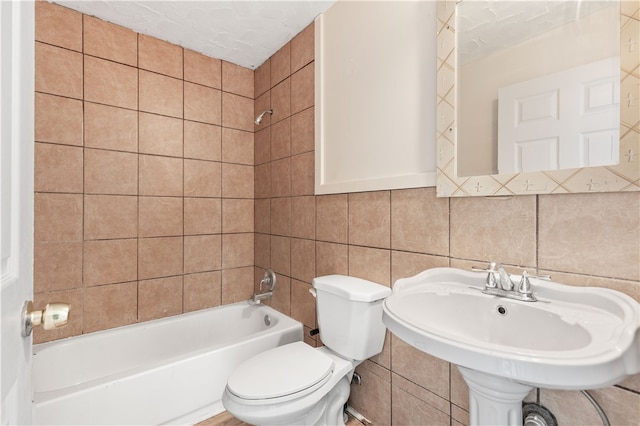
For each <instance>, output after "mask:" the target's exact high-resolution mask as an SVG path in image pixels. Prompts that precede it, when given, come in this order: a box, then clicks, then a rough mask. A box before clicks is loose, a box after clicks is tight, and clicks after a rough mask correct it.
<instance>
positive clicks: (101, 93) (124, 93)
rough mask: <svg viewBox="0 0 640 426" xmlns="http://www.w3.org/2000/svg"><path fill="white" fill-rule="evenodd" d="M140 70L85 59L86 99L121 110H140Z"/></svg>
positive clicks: (108, 62)
mask: <svg viewBox="0 0 640 426" xmlns="http://www.w3.org/2000/svg"><path fill="white" fill-rule="evenodd" d="M137 95H138V70H137V69H136V68H133V67H130V66H128V65H122V64H118V63H116V62H111V61H106V60H104V59H99V58H94V57H92V56H85V57H84V99H85V100H86V101H90V102H96V103H99V104H106V105H111V106H116V107H121V108H128V109H137V108H138V96H137Z"/></svg>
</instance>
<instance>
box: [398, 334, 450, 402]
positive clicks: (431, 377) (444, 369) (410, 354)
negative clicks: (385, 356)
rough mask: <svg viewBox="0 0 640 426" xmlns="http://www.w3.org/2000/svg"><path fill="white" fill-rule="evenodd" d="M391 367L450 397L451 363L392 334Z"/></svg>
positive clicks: (443, 395) (444, 396)
mask: <svg viewBox="0 0 640 426" xmlns="http://www.w3.org/2000/svg"><path fill="white" fill-rule="evenodd" d="M391 367H392V368H391V369H392V371H393V372H394V373H397V374H399V375H400V376H402V377H404V378H410V379H411V381H412V382H413V383H415V384H417V385H419V386H421V387H423V388H424V389H427V390H429V391H431V392H433V393H435V394H436V395H439V396H441V397H442V398H445V399H449V363H448V362H446V361H443V360H441V359H439V358H436V357H433V356H431V355H429V354H427V353H426V352H422V351H420V350H418V349H416V348H414V347H413V346H410V345H409V344H407V343H405V342H404V341H402V340H401V339H399V338H397V337H396V336H395V335H392V336H391Z"/></svg>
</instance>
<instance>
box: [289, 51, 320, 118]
mask: <svg viewBox="0 0 640 426" xmlns="http://www.w3.org/2000/svg"><path fill="white" fill-rule="evenodd" d="M313 66H314V65H313V63H311V64H309V65H306V66H305V67H304V68H302V69H301V70H299V71H297V72H295V73H294V74H293V75H292V76H291V113H292V114H295V113H297V112H300V111H303V110H305V109H307V108H310V107H312V106H313V104H314V100H315V99H314V93H315V92H314V86H315V81H314V69H313Z"/></svg>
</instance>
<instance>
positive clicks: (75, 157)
mask: <svg viewBox="0 0 640 426" xmlns="http://www.w3.org/2000/svg"><path fill="white" fill-rule="evenodd" d="M36 39H37V46H36V55H37V56H36V194H35V204H36V223H35V226H36V229H35V238H36V244H35V245H36V248H35V291H36V296H35V297H36V302H37V304H40V305H42V304H44V303H47V302H52V301H54V300H53V299H56V300H55V301H58V300H59V301H66V302H69V303H71V304H72V306H73V308H72V309H73V311H72V317H71V323H70V325H69V327H67V328H65V329H61V330H58V331H54V332H53V333H52V332H49V333H48V334H46V335H45V334H40V333H39V332H38V330H36V332H35V333H36V334H35V338H36V341H44V340H50V339H56V338H60V337H65V336H71V335H77V334H81V333H87V332H91V331H96V330H100V329H105V328H110V327H115V326H118V325H123V324H129V323H134V322H138V321H145V320H148V319H153V318H158V317H163V316H168V315H174V314H178V313H181V312H186V311H191V310H195V309H201V308H204V307H208V306H215V305H219V304H226V303H231V302H234V301H237V300H242V299H246V298H248V297H249V296H250V294H252V292H253V290H254V281H255V280H254V275H255V277H256V280H257V279H258V278H259V277H260V276H261V275H262V272H263V270H264V269H266V268H272V269H274V270H275V271H276V273H277V274H278V284H277V287H276V289H275V295H274V297H273V299H272V301H271V304H272V306H273V307H275V308H277V309H279V310H281V311H282V312H284V313H286V314H288V315H291V316H292V317H294V318H296V319H298V320H299V321H301V322H302V323H303V324H304V325H305V330H306V331H309V330H310V329H312V328H315V327H316V313H315V301H314V299H313V297H312V296H311V295H310V294H309V292H308V291H307V290H308V289H309V288H310V287H311V281H312V279H313V277H315V276H320V275H326V274H333V273H339V274H348V275H353V276H359V277H362V278H366V279H370V280H373V281H377V282H380V283H382V284H384V285H388V286H391V285H392V283H393V282H394V281H395V280H397V279H398V278H401V277H405V276H410V275H414V274H416V273H418V272H420V271H422V270H424V269H427V268H432V267H438V266H453V267H460V268H468V267H470V266H471V265H483V264H485V263H487V262H489V261H492V260H496V261H500V262H503V263H505V264H506V265H507V267H508V269H510V270H512V271H514V272H519V271H520V270H522V269H525V268H526V269H527V270H530V271H531V272H539V273H549V274H551V275H552V276H553V278H554V279H556V280H557V281H560V282H564V283H568V284H571V285H597V286H605V287H610V288H615V289H617V290H620V291H623V292H625V293H627V294H629V295H630V296H632V297H634V298H635V299H636V300H640V214H639V213H638V212H640V193H638V192H633V193H631V192H629V193H610V194H574V195H543V196H519V197H513V198H507V199H496V198H475V197H473V198H456V199H446V198H437V197H436V194H435V189H434V188H419V189H405V190H393V191H376V192H370V193H350V194H335V195H322V196H315V195H314V27H313V25H311V26H309V27H308V28H306V29H305V30H303V31H302V32H301V33H299V34H298V35H296V36H295V37H294V38H293V39H292V40H291V41H290V42H289V43H287V44H286V45H285V46H283V47H282V48H281V49H280V50H279V51H278V52H277V53H276V54H274V55H273V56H272V57H271V58H270V59H269V60H267V61H266V62H265V63H264V64H263V65H262V66H260V67H259V68H258V69H256V70H255V71H251V70H247V69H243V68H241V67H238V66H236V65H233V64H230V63H227V62H224V61H220V60H216V59H212V58H208V57H205V56H203V55H200V54H198V53H196V52H192V51H189V50H185V49H182V48H180V47H178V46H174V45H170V44H168V43H165V42H163V41H160V40H157V39H153V38H151V37H147V36H144V35H141V34H136V33H134V32H132V31H130V30H128V29H125V28H122V27H118V26H115V25H112V24H109V23H106V22H103V21H100V20H98V19H95V18H93V17H89V16H83V15H82V14H79V13H77V12H73V11H70V10H68V9H65V8H62V7H60V6H56V5H53V4H49V3H45V2H37V26H36ZM266 109H273V115H265V117H264V120H263V122H262V124H261V125H260V126H255V125H254V124H253V118H254V117H255V116H256V115H257V114H259V113H261V112H262V111H264V110H266ZM425 308H427V307H425ZM305 335H306V337H305V340H306V341H307V342H309V343H310V344H314V345H315V344H319V342H316V341H315V338H313V337H310V336H309V335H308V333H305ZM358 371H359V373H360V375H361V376H362V379H363V381H362V383H363V384H362V385H361V386H356V385H354V386H353V387H352V394H351V400H350V401H351V402H350V403H351V404H352V405H353V406H354V407H355V408H356V409H358V410H359V411H360V412H362V413H363V414H364V415H365V416H366V417H368V418H369V419H370V420H372V421H373V422H374V423H375V424H395V425H405V424H425V425H426V424H430V425H431V424H443V425H460V424H467V423H468V414H467V412H468V401H467V398H468V396H467V390H466V385H465V384H464V382H463V380H462V378H461V376H460V375H459V373H458V372H457V369H456V368H455V367H453V366H451V365H449V364H448V363H446V362H444V361H441V360H439V359H436V358H433V357H430V356H428V355H426V354H424V353H423V352H420V351H418V350H416V349H415V348H413V347H411V346H410V345H408V344H406V343H404V342H403V341H402V340H400V339H398V338H396V337H395V336H392V335H391V334H388V336H387V339H386V343H385V347H384V349H383V351H382V353H381V354H379V355H377V356H376V357H374V358H372V359H371V360H368V361H365V362H364V363H363V364H361V366H360V367H359V368H358ZM593 393H594V397H595V398H596V399H597V400H598V401H599V403H600V404H601V405H603V408H604V409H605V411H606V412H607V414H608V415H609V418H610V419H612V420H614V421H612V423H613V424H629V425H632V424H637V413H638V410H639V409H640V377H639V376H635V377H633V378H630V379H628V380H626V381H625V382H623V383H622V384H621V385H620V386H612V387H609V388H605V389H602V390H597V391H594V392H593ZM542 401H543V404H545V405H546V406H549V407H550V408H552V409H553V411H554V413H555V414H556V415H557V416H558V419H559V421H560V422H561V423H564V424H599V423H600V420H599V417H598V416H597V413H596V412H595V410H594V409H593V407H592V406H591V405H590V404H589V403H588V402H587V401H586V399H584V397H583V396H581V395H580V394H578V393H577V392H561V391H550V390H543V391H542ZM572 407H578V408H577V409H573V408H572Z"/></svg>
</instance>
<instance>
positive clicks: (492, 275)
mask: <svg viewBox="0 0 640 426" xmlns="http://www.w3.org/2000/svg"><path fill="white" fill-rule="evenodd" d="M500 268H502V265H498V264H496V262H491V263H489V266H487V267H486V268H484V269H483V268H478V267H477V266H472V267H471V270H472V271H474V272H487V279H486V280H485V283H484V286H485V288H496V287H498V279H497V278H496V274H497V273H498V271H499V269H500Z"/></svg>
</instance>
